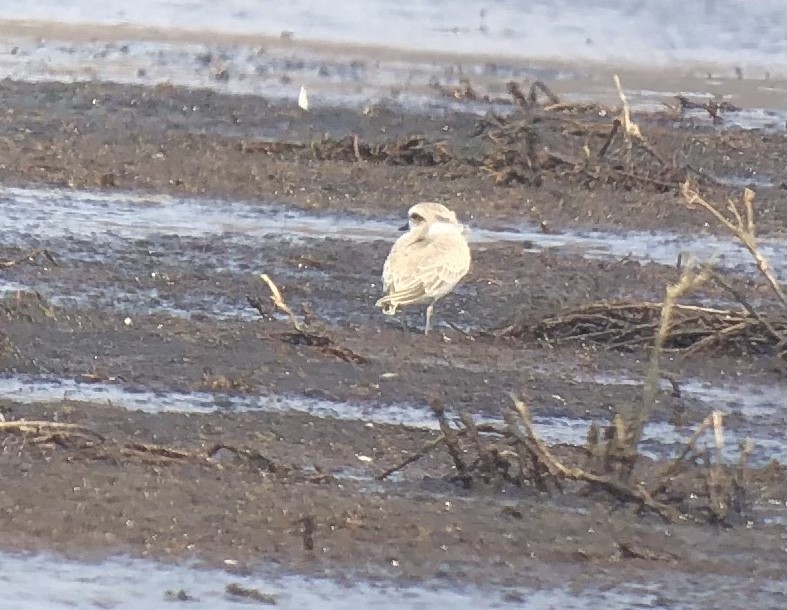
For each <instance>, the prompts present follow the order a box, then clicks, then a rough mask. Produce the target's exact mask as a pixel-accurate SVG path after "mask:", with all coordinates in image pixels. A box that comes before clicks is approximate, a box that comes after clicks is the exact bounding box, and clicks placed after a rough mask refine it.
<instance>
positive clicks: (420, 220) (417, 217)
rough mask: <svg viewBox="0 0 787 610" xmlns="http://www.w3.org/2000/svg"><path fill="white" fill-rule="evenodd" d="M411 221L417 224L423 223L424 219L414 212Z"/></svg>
mask: <svg viewBox="0 0 787 610" xmlns="http://www.w3.org/2000/svg"><path fill="white" fill-rule="evenodd" d="M410 220H413V221H415V222H423V221H424V217H423V216H421V215H420V214H419V213H417V212H413V213H412V214H410Z"/></svg>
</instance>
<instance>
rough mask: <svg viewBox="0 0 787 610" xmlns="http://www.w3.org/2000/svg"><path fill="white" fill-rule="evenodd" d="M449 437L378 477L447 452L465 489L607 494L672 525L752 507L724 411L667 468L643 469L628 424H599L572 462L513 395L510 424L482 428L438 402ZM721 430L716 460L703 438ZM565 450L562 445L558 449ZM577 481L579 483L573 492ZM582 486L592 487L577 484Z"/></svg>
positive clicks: (728, 517)
mask: <svg viewBox="0 0 787 610" xmlns="http://www.w3.org/2000/svg"><path fill="white" fill-rule="evenodd" d="M433 410H434V413H435V417H436V418H437V421H438V423H439V426H440V430H441V434H440V436H438V437H437V438H435V439H433V440H430V441H429V442H428V443H427V444H426V445H424V447H423V449H422V450H421V451H419V452H417V453H415V454H413V455H411V456H409V457H408V458H407V459H406V460H405V461H403V462H401V463H399V464H397V465H396V466H394V467H392V468H389V469H387V470H385V471H384V472H383V473H381V474H380V475H378V479H380V480H383V479H386V478H388V477H389V476H391V475H392V474H393V473H394V472H397V471H399V470H401V469H402V468H405V467H406V466H408V465H410V464H412V463H413V462H415V461H417V460H418V459H421V458H422V457H423V456H425V455H426V454H428V453H429V452H431V451H433V450H434V449H436V448H437V447H444V448H445V450H446V451H447V452H448V454H449V456H450V457H451V460H452V461H453V464H454V467H455V470H456V472H455V473H454V474H451V475H450V476H449V477H448V478H449V480H451V481H452V482H456V483H460V484H461V485H462V486H463V487H464V488H466V489H471V488H476V487H480V486H490V485H491V486H498V487H499V486H505V485H515V486H517V487H522V488H533V489H535V490H537V491H539V492H547V493H548V492H552V491H557V492H560V493H568V492H570V491H573V493H577V494H579V495H583V494H585V493H587V490H589V491H602V492H605V493H606V494H607V495H608V496H610V497H612V498H614V499H615V500H616V501H619V502H622V503H634V504H636V505H637V506H638V507H639V510H640V511H646V510H647V511H651V512H654V513H656V514H657V515H659V516H660V517H661V518H662V519H663V520H664V521H665V522H669V523H671V522H675V521H676V520H678V519H685V518H691V519H693V520H695V521H698V522H707V523H726V524H733V523H736V522H738V521H740V520H741V519H742V518H743V517H744V516H745V511H746V510H747V508H748V505H747V501H746V489H745V484H744V481H745V470H746V456H747V454H746V452H745V451H744V452H743V453H742V457H741V463H740V464H739V465H736V466H730V465H726V464H724V463H723V462H722V458H721V447H720V446H719V445H718V439H719V438H720V436H722V435H723V432H722V430H723V428H722V418H721V414H720V413H715V412H714V413H712V414H711V415H709V416H708V417H707V418H706V419H705V420H704V421H703V422H702V423H701V424H700V426H699V427H698V428H697V430H696V431H695V432H694V434H693V435H692V436H691V437H690V438H689V439H688V440H687V441H686V444H685V446H684V449H683V450H682V451H681V453H680V454H679V455H678V456H677V457H676V458H675V459H674V460H672V461H670V462H668V463H667V464H666V466H662V467H661V469H660V470H654V469H653V468H649V467H642V468H639V469H637V468H636V466H637V462H638V461H640V462H642V460H641V456H639V455H638V453H637V451H636V448H635V447H634V446H633V445H635V443H632V437H633V435H634V434H635V431H634V430H633V429H632V428H631V426H630V425H629V424H627V423H626V421H625V419H624V418H623V417H621V416H616V417H615V419H614V420H613V423H612V424H611V425H610V426H608V427H606V428H604V429H601V428H599V427H598V426H597V425H596V424H595V423H593V424H592V425H591V426H590V428H589V430H588V441H587V444H586V446H585V447H583V448H577V449H575V450H568V449H567V448H563V449H564V451H563V452H564V453H565V455H566V457H567V458H569V459H573V460H575V461H581V462H583V463H584V464H585V465H584V466H578V465H566V461H567V460H566V459H563V458H559V457H558V456H557V454H556V452H555V451H554V449H555V448H550V447H548V446H547V445H546V443H544V442H543V441H542V440H541V439H540V437H539V436H538V433H537V430H536V427H535V425H534V424H533V420H532V417H531V415H530V409H529V407H528V406H527V404H526V403H525V402H524V401H523V400H521V399H520V398H518V397H516V396H512V406H511V407H510V408H509V410H508V411H507V412H506V414H505V425H498V424H478V423H476V422H475V421H474V420H473V418H472V417H471V416H470V415H468V414H466V413H464V414H462V415H461V417H460V420H459V423H458V424H457V425H456V427H453V426H452V425H451V423H450V422H449V421H448V419H447V417H446V410H445V406H444V405H443V404H442V403H440V402H436V403H435V404H433ZM708 431H713V433H714V435H715V438H716V439H717V452H716V454H715V455H713V456H711V455H710V453H709V452H708V451H707V450H704V449H699V448H698V446H697V441H698V440H699V439H700V437H701V436H702V435H703V434H704V433H706V432H708ZM558 449H559V448H558ZM569 484H575V486H574V487H573V488H571V489H569V488H568V487H567V485H569ZM576 484H580V485H581V486H584V487H585V491H583V489H582V487H579V488H578V487H576Z"/></svg>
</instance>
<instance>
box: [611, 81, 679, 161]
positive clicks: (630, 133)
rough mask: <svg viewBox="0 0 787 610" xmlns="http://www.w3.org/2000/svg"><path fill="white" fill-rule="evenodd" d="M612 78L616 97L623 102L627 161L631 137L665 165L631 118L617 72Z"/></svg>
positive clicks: (622, 116)
mask: <svg viewBox="0 0 787 610" xmlns="http://www.w3.org/2000/svg"><path fill="white" fill-rule="evenodd" d="M612 78H613V80H614V81H615V87H616V88H617V90H618V97H620V102H621V103H622V104H623V111H622V113H621V119H622V122H623V131H624V133H625V135H626V144H627V146H628V149H629V161H630V160H631V139H634V140H636V141H637V142H638V143H639V144H640V145H641V146H642V148H644V149H645V150H646V151H647V152H648V153H650V155H651V156H652V157H653V158H654V159H656V161H658V162H659V163H660V164H661V165H666V162H665V161H664V159H663V158H662V157H661V155H660V154H659V153H657V152H656V150H655V149H654V148H653V147H652V146H651V145H650V143H649V142H648V141H647V140H646V139H645V137H644V136H643V135H642V132H641V131H640V129H639V125H637V124H636V123H635V122H634V121H632V120H631V109H630V108H629V104H628V101H627V100H626V94H625V93H623V87H622V86H621V84H620V78H619V77H618V75H617V74H615V75H613V77H612Z"/></svg>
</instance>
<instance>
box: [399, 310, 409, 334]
mask: <svg viewBox="0 0 787 610" xmlns="http://www.w3.org/2000/svg"><path fill="white" fill-rule="evenodd" d="M400 313H401V317H400V318H399V320H400V321H401V322H402V330H403V331H404V332H407V331H408V330H410V329H409V328H408V327H407V312H406V311H405V310H404V309H402V311H401V312H400Z"/></svg>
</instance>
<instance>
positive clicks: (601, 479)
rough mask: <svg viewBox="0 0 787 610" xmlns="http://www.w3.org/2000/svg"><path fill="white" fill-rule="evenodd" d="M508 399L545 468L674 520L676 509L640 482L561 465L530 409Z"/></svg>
mask: <svg viewBox="0 0 787 610" xmlns="http://www.w3.org/2000/svg"><path fill="white" fill-rule="evenodd" d="M511 399H512V400H513V402H514V407H515V409H516V410H517V412H518V413H519V416H520V418H521V420H522V423H523V425H524V426H525V428H526V429H527V430H528V434H529V435H530V438H531V439H532V440H533V443H534V445H535V448H536V450H537V452H538V456H539V459H540V460H543V463H544V465H545V466H547V468H548V469H549V472H550V473H551V474H552V475H554V476H558V475H559V476H561V477H563V478H566V479H569V480H573V481H583V482H586V483H590V484H593V485H598V486H599V487H603V488H605V489H606V490H608V491H610V492H612V493H614V494H616V495H618V496H621V497H624V498H628V499H631V500H634V501H636V502H639V503H640V504H641V505H643V506H646V507H648V508H650V509H651V510H653V511H654V512H655V513H657V514H658V515H659V516H660V517H661V518H662V519H664V520H665V521H667V522H672V521H675V520H677V518H678V516H679V514H678V511H677V510H676V509H675V508H673V507H672V506H668V505H667V504H663V503H661V502H658V501H657V500H655V499H654V498H653V496H652V495H651V494H650V493H649V492H648V490H647V489H645V488H644V487H643V486H642V485H631V486H629V485H627V484H625V483H623V482H621V481H617V480H615V479H612V478H610V477H606V476H601V475H597V474H593V473H591V472H586V471H585V470H582V469H581V468H577V467H573V468H570V467H568V466H565V465H563V464H562V463H561V462H560V461H558V460H557V458H555V456H554V455H552V452H551V451H550V450H549V448H548V447H547V446H546V445H545V444H544V442H543V441H542V440H541V439H540V438H539V437H538V435H537V434H536V431H535V427H534V426H533V422H532V420H531V418H530V411H529V409H528V408H527V405H526V404H525V403H524V402H523V401H522V400H520V399H518V398H517V397H516V396H513V395H512V396H511Z"/></svg>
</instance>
